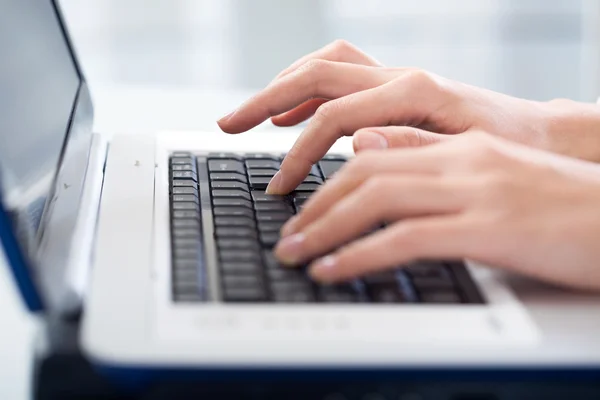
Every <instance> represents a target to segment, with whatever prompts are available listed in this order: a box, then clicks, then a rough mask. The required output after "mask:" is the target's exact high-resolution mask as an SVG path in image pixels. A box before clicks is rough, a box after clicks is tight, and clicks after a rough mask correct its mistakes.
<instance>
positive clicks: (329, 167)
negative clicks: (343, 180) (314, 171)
mask: <svg viewBox="0 0 600 400" xmlns="http://www.w3.org/2000/svg"><path fill="white" fill-rule="evenodd" d="M343 165H344V162H343V161H327V160H322V161H319V167H321V172H323V177H325V179H330V178H331V177H332V176H333V174H335V173H336V172H337V171H338V170H339V169H340V168H342V166H343Z"/></svg>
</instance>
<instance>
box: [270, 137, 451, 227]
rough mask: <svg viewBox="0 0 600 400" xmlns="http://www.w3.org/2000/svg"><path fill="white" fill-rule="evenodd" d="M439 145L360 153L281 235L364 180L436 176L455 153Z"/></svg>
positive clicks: (315, 216) (315, 215)
mask: <svg viewBox="0 0 600 400" xmlns="http://www.w3.org/2000/svg"><path fill="white" fill-rule="evenodd" d="M445 143H446V142H442V143H440V144H437V145H432V146H428V147H420V148H412V149H390V150H387V151H385V152H379V151H364V152H362V153H360V154H358V155H357V156H356V157H355V158H353V159H351V160H350V161H348V162H347V163H346V165H344V166H343V167H342V169H340V170H339V171H338V172H337V173H336V174H335V177H334V178H333V179H330V180H329V181H327V183H326V184H325V185H323V186H322V187H320V188H319V190H317V191H316V192H315V194H313V195H312V196H311V198H310V199H309V200H308V201H307V202H306V203H305V204H304V206H303V208H302V212H300V213H299V214H298V215H296V216H294V217H293V218H292V219H290V220H289V221H288V222H287V223H286V224H285V225H284V226H283V228H282V230H281V235H282V236H284V237H285V236H288V235H291V234H294V233H296V232H299V231H301V230H302V229H304V227H305V226H307V225H309V224H311V223H312V222H313V221H315V220H318V219H319V218H321V217H322V215H323V214H324V213H325V212H327V210H329V208H331V207H333V206H334V205H335V204H336V203H338V202H339V201H340V200H342V199H343V198H345V197H346V196H347V195H349V194H350V193H352V192H353V191H354V190H356V188H357V187H359V186H360V185H362V184H363V182H365V181H366V180H367V179H369V178H370V177H373V176H377V175H381V174H396V175H399V174H409V175H421V176H423V177H426V176H428V175H439V174H441V173H442V172H443V171H444V170H446V169H447V168H446V166H447V165H448V164H449V163H452V162H454V160H455V158H456V156H455V154H456V152H457V151H456V149H455V148H454V147H456V146H454V147H451V146H448V145H445Z"/></svg>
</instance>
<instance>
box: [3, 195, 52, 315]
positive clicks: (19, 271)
mask: <svg viewBox="0 0 600 400" xmlns="http://www.w3.org/2000/svg"><path fill="white" fill-rule="evenodd" d="M2 198H3V197H2V193H1V192H0V199H2ZM0 240H1V241H2V246H3V247H4V254H5V256H6V261H7V262H8V265H9V267H10V269H11V271H12V274H13V277H14V279H15V282H16V283H17V287H18V288H19V292H20V293H21V297H22V298H23V301H24V302H25V305H26V306H27V308H28V309H29V310H30V311H32V312H38V311H42V310H43V309H44V306H43V303H42V299H41V297H40V294H39V292H38V290H37V287H36V285H35V283H34V281H33V276H32V273H33V271H32V270H31V268H30V267H29V265H28V263H27V260H26V259H25V256H24V255H23V252H22V250H21V248H20V245H19V242H18V241H17V238H16V237H15V235H14V231H13V225H12V222H11V219H10V216H9V215H8V213H7V212H6V209H5V208H4V204H3V203H2V201H0Z"/></svg>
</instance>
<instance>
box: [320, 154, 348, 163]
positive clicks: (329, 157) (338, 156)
mask: <svg viewBox="0 0 600 400" xmlns="http://www.w3.org/2000/svg"><path fill="white" fill-rule="evenodd" d="M323 160H337V161H346V160H347V158H346V156H343V155H341V154H325V156H324V157H323Z"/></svg>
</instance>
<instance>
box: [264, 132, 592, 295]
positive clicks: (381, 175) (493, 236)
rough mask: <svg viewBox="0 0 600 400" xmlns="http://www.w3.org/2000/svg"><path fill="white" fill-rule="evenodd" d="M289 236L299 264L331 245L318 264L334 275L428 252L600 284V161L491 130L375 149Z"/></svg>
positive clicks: (285, 252)
mask: <svg viewBox="0 0 600 400" xmlns="http://www.w3.org/2000/svg"><path fill="white" fill-rule="evenodd" d="M382 223H387V224H388V225H387V227H386V228H384V229H382V230H380V231H378V232H375V233H372V234H370V235H369V236H366V237H362V238H359V239H356V238H357V237H359V236H361V235H362V234H363V233H365V232H367V231H369V230H370V229H372V228H373V227H376V226H378V225H380V224H382ZM282 235H283V239H282V240H281V241H280V243H279V244H278V246H277V248H276V255H277V256H278V257H279V258H280V259H281V260H283V261H284V262H286V263H287V264H300V263H302V262H305V261H307V260H311V259H314V258H315V257H319V256H322V255H326V254H328V253H329V255H328V256H326V257H323V258H320V259H317V260H316V261H314V262H313V263H312V265H311V267H310V273H311V274H312V275H313V277H314V278H315V279H317V280H322V281H326V282H331V281H337V280H343V279H349V278H352V277H356V276H358V275H362V274H365V273H368V272H371V271H375V270H381V269H385V268H392V267H396V266H398V265H402V264H406V263H408V262H411V261H413V260H416V259H471V260H474V261H478V262H481V263H484V264H487V265H493V266H496V267H499V268H503V269H506V270H511V271H515V272H519V273H522V274H526V275H529V276H532V277H536V278H538V279H542V280H545V281H548V282H554V283H558V284H561V285H565V286H571V287H577V288H588V289H600V261H599V260H600V167H598V166H596V165H594V164H591V163H588V162H584V161H579V160H574V159H569V158H566V157H563V156H559V155H554V154H551V153H546V152H543V151H541V150H535V149H531V148H528V147H525V146H523V145H520V144H515V143H511V142H508V141H506V140H504V139H499V138H495V137H492V136H489V135H486V134H481V133H473V134H465V135H461V136H459V137H454V138H452V139H450V140H447V141H444V142H441V143H438V144H432V145H430V146H425V147H420V148H407V149H394V150H386V151H368V152H363V153H361V154H359V155H358V156H357V157H356V158H354V159H353V160H350V161H349V162H348V163H347V165H345V166H344V167H343V168H342V169H341V170H340V171H339V172H338V173H337V174H336V176H335V177H334V178H333V179H332V180H330V181H329V182H328V183H327V184H326V185H324V186H323V187H322V188H321V189H320V190H319V191H317V193H315V194H314V195H313V197H312V198H311V199H310V200H309V201H308V202H307V203H306V204H305V207H304V210H303V211H302V212H301V213H300V214H299V215H297V216H296V217H295V218H293V219H292V220H290V221H289V222H288V224H287V225H286V226H284V228H283V230H282ZM353 239H356V240H354V241H352V240H353ZM340 246H341V247H340ZM335 249H338V250H335ZM331 252H332V253H331Z"/></svg>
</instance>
